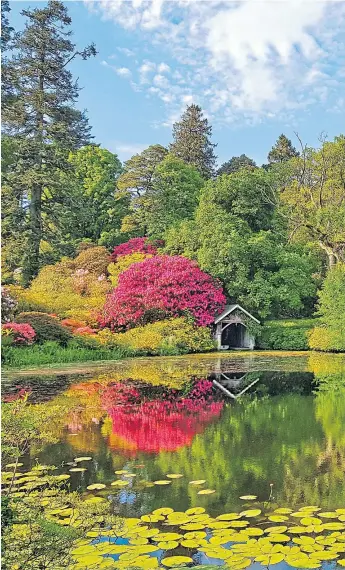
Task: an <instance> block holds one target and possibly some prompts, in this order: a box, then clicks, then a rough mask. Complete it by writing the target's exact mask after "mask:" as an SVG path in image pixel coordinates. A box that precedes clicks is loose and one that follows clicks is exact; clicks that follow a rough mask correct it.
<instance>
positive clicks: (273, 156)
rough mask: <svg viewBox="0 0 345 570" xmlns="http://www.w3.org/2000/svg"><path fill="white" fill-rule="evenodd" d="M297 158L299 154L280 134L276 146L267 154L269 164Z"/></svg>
mask: <svg viewBox="0 0 345 570" xmlns="http://www.w3.org/2000/svg"><path fill="white" fill-rule="evenodd" d="M296 156H299V152H297V150H296V149H295V147H294V146H292V142H291V141H290V139H288V138H287V137H286V136H285V135H283V134H281V135H280V136H279V137H278V139H277V142H276V144H275V145H274V146H273V147H272V148H271V150H270V152H269V153H268V156H267V158H268V162H269V164H272V163H275V162H286V161H288V160H290V159H291V158H294V157H296Z"/></svg>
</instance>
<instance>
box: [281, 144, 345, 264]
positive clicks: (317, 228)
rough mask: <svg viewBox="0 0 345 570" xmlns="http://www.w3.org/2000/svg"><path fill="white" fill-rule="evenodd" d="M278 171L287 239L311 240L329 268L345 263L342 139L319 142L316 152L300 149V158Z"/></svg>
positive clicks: (344, 172) (344, 177)
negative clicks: (321, 251)
mask: <svg viewBox="0 0 345 570" xmlns="http://www.w3.org/2000/svg"><path fill="white" fill-rule="evenodd" d="M302 146H303V145H302ZM280 171H281V179H282V181H281V191H280V192H279V194H278V195H277V196H276V200H280V203H281V205H282V212H283V214H284V215H285V216H286V218H287V220H288V223H289V225H290V229H291V237H294V238H295V239H303V240H304V241H306V240H312V241H313V242H314V243H315V244H316V245H318V246H319V247H320V248H321V249H322V250H323V251H324V252H325V253H326V255H327V257H328V262H329V266H330V267H332V266H333V265H335V263H337V262H339V261H345V223H344V221H345V183H344V180H345V137H344V136H343V135H341V136H339V137H335V139H334V141H333V142H328V141H325V140H322V145H321V148H320V149H313V148H309V147H307V146H303V151H302V154H301V156H298V157H295V158H294V159H292V160H291V161H290V162H289V163H288V164H287V165H286V168H285V167H284V165H283V167H282V168H280Z"/></svg>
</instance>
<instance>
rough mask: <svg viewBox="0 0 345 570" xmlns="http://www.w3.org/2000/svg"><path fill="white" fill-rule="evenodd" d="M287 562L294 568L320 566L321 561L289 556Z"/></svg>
mask: <svg viewBox="0 0 345 570" xmlns="http://www.w3.org/2000/svg"><path fill="white" fill-rule="evenodd" d="M285 562H287V563H288V564H289V566H292V568H320V566H321V563H320V562H316V561H313V560H309V559H308V558H290V557H289V556H287V557H286V558H285Z"/></svg>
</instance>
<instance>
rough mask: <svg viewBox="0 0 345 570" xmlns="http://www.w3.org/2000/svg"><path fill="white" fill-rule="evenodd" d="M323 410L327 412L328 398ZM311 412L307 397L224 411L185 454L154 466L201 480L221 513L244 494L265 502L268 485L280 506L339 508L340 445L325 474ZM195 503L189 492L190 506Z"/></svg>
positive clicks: (322, 443)
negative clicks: (309, 504) (213, 492)
mask: <svg viewBox="0 0 345 570" xmlns="http://www.w3.org/2000/svg"><path fill="white" fill-rule="evenodd" d="M325 398H327V395H325ZM316 405H317V404H315V406H316ZM327 405H328V406H329V408H330V410H331V408H332V406H333V400H332V398H330V399H329V401H328V404H327ZM315 409H316V408H315V407H314V400H313V398H312V397H301V396H298V395H288V396H285V397H284V399H282V398H280V397H277V398H270V399H264V400H254V401H246V402H243V403H241V404H239V403H237V404H235V405H230V406H227V407H226V408H225V409H224V411H223V414H222V419H221V421H220V422H219V423H217V424H215V425H211V426H209V427H207V429H206V430H205V432H204V433H203V434H202V435H198V436H197V437H196V438H195V439H194V441H193V442H192V445H191V446H190V447H189V448H183V449H182V450H179V451H177V452H176V453H174V454H168V453H162V454H160V456H159V457H158V458H157V462H158V463H159V465H160V467H161V469H162V471H163V472H169V471H170V470H172V469H175V470H177V471H178V472H181V473H185V474H186V476H187V477H188V478H189V479H199V478H203V479H206V480H207V485H208V486H209V487H211V488H215V489H217V495H214V496H211V499H210V501H212V500H213V501H214V502H217V504H218V502H220V503H221V504H222V507H224V508H225V509H227V508H229V509H230V508H232V507H233V506H234V504H235V505H236V503H237V504H239V503H240V501H238V497H239V496H240V495H241V494H245V493H248V492H250V493H254V494H257V495H258V496H259V498H261V499H265V498H267V496H268V494H269V488H270V487H269V484H270V483H273V484H274V487H273V491H274V495H275V496H276V498H277V501H278V502H279V503H280V504H285V503H286V504H290V505H293V504H297V503H300V502H305V501H307V502H308V501H312V503H315V504H317V503H320V502H322V500H325V499H326V498H327V497H328V501H329V505H331V504H333V505H334V506H339V504H343V503H344V500H345V492H344V487H343V481H342V478H343V477H344V474H341V468H340V464H339V462H338V461H336V460H335V459H336V454H337V453H338V454H339V453H340V452H341V450H340V449H339V447H338V446H339V444H341V442H337V443H336V444H335V451H336V454H335V455H334V457H333V456H332V461H330V462H329V464H328V465H327V469H326V468H325V466H324V467H323V468H322V466H320V457H322V454H323V453H325V451H326V450H327V441H326V439H325V438H324V435H323V432H322V427H321V425H320V423H319V422H318V421H317V420H316V417H315ZM330 413H331V411H330ZM341 495H342V496H341ZM213 497H214V498H213ZM212 498H213V499H212ZM198 500H199V497H198V496H197V495H195V494H193V491H192V495H191V502H192V503H193V504H197V503H198Z"/></svg>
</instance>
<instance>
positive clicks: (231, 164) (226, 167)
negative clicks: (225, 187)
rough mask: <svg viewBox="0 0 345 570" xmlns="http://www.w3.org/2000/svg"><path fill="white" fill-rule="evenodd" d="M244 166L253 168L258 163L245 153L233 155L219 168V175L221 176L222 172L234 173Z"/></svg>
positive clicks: (248, 168)
mask: <svg viewBox="0 0 345 570" xmlns="http://www.w3.org/2000/svg"><path fill="white" fill-rule="evenodd" d="M242 168H244V169H247V170H253V168H256V163H255V161H254V160H253V159H251V158H249V157H248V156H246V155H245V154H241V156H233V157H232V158H230V160H228V161H227V162H224V164H222V166H221V167H220V168H219V169H218V170H217V176H221V175H222V174H233V173H234V172H237V171H238V170H241V169H242Z"/></svg>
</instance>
